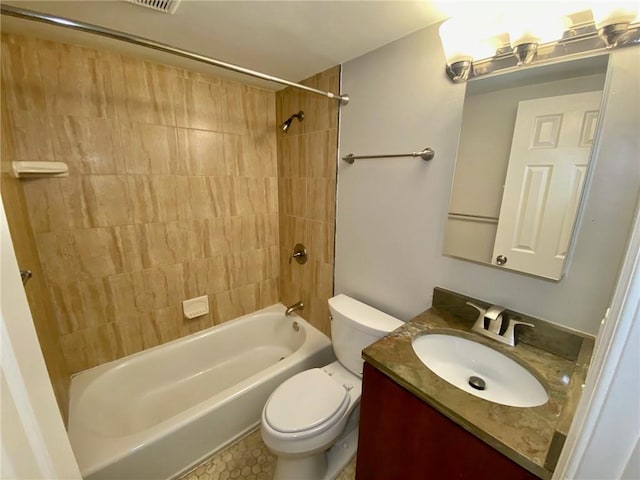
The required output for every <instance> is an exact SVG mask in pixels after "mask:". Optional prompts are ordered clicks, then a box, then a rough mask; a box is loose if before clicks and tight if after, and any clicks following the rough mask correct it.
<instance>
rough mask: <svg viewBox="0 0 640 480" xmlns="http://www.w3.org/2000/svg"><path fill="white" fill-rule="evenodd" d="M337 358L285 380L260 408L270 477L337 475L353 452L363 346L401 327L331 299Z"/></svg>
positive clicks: (297, 479)
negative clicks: (271, 458) (271, 460)
mask: <svg viewBox="0 0 640 480" xmlns="http://www.w3.org/2000/svg"><path fill="white" fill-rule="evenodd" d="M329 310H330V312H331V332H332V336H333V345H334V351H335V353H336V357H337V358H338V361H336V362H333V363H331V364H329V365H326V366H324V367H322V368H314V369H311V370H306V371H304V372H301V373H299V374H297V375H294V376H293V377H291V378H289V379H288V380H286V381H285V382H283V383H282V384H281V385H280V386H279V387H277V388H276V390H275V391H274V392H273V393H272V394H271V396H270V397H269V399H268V400H267V402H266V404H265V406H264V408H263V410H262V428H261V434H262V439H263V440H264V443H265V445H266V446H267V447H268V448H269V449H270V450H271V451H272V452H273V453H274V454H275V455H276V456H277V461H276V469H275V473H274V479H276V480H285V479H287V480H294V479H295V480H303V479H304V480H306V479H308V480H316V479H317V480H320V479H331V478H335V477H336V476H337V475H338V474H339V473H340V471H341V470H342V469H343V468H344V467H345V466H346V465H347V464H348V463H349V461H350V460H351V458H353V455H355V452H356V447H357V435H358V418H359V406H360V395H361V392H362V363H363V362H362V359H361V357H360V354H361V351H362V349H363V348H365V347H366V346H368V345H369V344H371V343H373V342H374V341H375V340H377V339H378V338H381V337H382V336H383V335H385V334H386V333H388V332H390V331H391V330H394V329H395V328H397V327H399V326H401V325H402V322H401V321H400V320H398V319H396V318H394V317H391V316H389V315H387V314H386V313H383V312H380V311H379V310H376V309H374V308H372V307H369V306H368V305H365V304H363V303H361V302H358V301H357V300H354V299H352V298H350V297H347V296H346V295H338V296H336V297H333V298H331V299H329Z"/></svg>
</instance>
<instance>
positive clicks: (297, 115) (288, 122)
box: [280, 110, 304, 133]
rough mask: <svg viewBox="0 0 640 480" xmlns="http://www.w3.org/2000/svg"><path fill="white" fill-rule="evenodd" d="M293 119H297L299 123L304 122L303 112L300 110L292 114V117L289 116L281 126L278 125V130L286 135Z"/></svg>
mask: <svg viewBox="0 0 640 480" xmlns="http://www.w3.org/2000/svg"><path fill="white" fill-rule="evenodd" d="M294 118H297V119H298V120H300V121H302V120H304V112H303V111H302V110H300V111H299V112H298V113H294V114H293V115H291V116H290V117H289V118H287V119H286V120H285V121H284V122H282V125H280V130H282V131H283V132H284V133H287V130H289V127H290V126H291V122H293V119H294Z"/></svg>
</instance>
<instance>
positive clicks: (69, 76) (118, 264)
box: [2, 35, 326, 372]
mask: <svg viewBox="0 0 640 480" xmlns="http://www.w3.org/2000/svg"><path fill="white" fill-rule="evenodd" d="M2 93H3V96H5V97H6V104H7V110H8V111H7V112H6V113H7V115H6V117H7V124H8V125H9V131H10V137H11V138H9V139H4V138H3V142H2V143H3V157H4V158H7V157H10V158H11V159H15V160H45V161H51V160H56V161H65V162H67V163H68V164H69V168H70V172H71V173H70V175H69V177H67V178H57V179H53V178H49V179H38V180H30V181H24V182H21V184H22V186H23V188H24V194H25V197H26V203H27V206H28V210H29V215H30V219H31V227H32V229H33V232H34V234H35V239H36V244H37V249H38V253H39V255H40V259H41V262H42V265H43V269H44V275H45V278H46V283H47V285H48V290H49V292H50V294H51V300H52V304H53V309H54V312H55V319H56V323H57V330H58V333H59V335H60V343H61V345H62V350H63V352H64V357H65V360H66V364H67V366H68V369H69V371H71V372H77V371H79V370H83V369H86V368H88V367H92V366H95V365H98V364H101V363H104V362H107V361H110V360H113V359H116V358H119V357H122V356H125V355H128V354H131V353H134V352H137V351H140V350H142V349H145V348H148V347H152V346H154V345H157V344H160V343H164V342H167V341H170V340H173V339H175V338H178V337H180V336H183V335H186V334H189V333H191V332H195V331H198V330H201V329H203V328H207V327H209V326H211V325H213V324H217V323H220V322H224V321H226V320H229V319H232V318H234V317H237V316H238V315H242V314H245V313H248V312H251V311H254V310H256V309H259V308H262V307H264V306H267V305H271V304H273V303H275V302H277V300H278V298H279V295H278V281H277V278H278V275H279V258H278V257H279V249H278V235H279V225H278V192H277V190H278V178H277V159H276V150H277V149H276V134H275V121H276V119H275V110H276V108H275V95H274V93H273V92H269V91H265V90H261V89H258V88H254V87H250V86H247V85H243V84H239V83H233V82H230V81H226V80H220V79H216V78H208V77H204V76H201V75H199V74H194V73H191V72H188V71H184V70H178V69H175V68H170V67H165V66H161V65H157V64H152V63H149V62H143V61H141V60H137V59H132V58H127V57H122V56H119V55H115V54H110V53H106V52H100V51H94V50H89V49H85V48H80V47H75V46H69V45H64V44H59V43H53V42H45V41H40V40H35V39H31V38H24V37H19V36H8V35H3V36H2ZM3 137H4V136H3ZM5 144H6V146H5ZM318 188H320V186H318ZM320 190H321V188H320ZM318 195H319V196H322V195H326V194H325V193H322V192H320V191H318ZM205 293H206V294H208V295H209V297H210V308H211V313H210V314H209V315H207V316H204V317H200V318H197V319H194V320H185V319H183V316H182V313H181V302H182V300H184V299H186V298H190V297H195V296H199V295H203V294H205Z"/></svg>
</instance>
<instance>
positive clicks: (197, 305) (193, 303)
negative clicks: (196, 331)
mask: <svg viewBox="0 0 640 480" xmlns="http://www.w3.org/2000/svg"><path fill="white" fill-rule="evenodd" d="M182 312H183V313H184V317H185V318H196V317H201V316H202V315H206V314H207V313H209V296H208V295H203V296H202V297H196V298H190V299H189V300H185V301H184V302H182Z"/></svg>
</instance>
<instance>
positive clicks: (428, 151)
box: [342, 147, 436, 164]
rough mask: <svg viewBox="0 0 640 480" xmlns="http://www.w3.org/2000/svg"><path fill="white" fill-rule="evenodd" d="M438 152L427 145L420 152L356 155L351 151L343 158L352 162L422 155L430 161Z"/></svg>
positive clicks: (421, 156)
mask: <svg viewBox="0 0 640 480" xmlns="http://www.w3.org/2000/svg"><path fill="white" fill-rule="evenodd" d="M435 155H436V152H434V151H433V149H432V148H430V147H425V148H423V149H422V150H420V151H419V152H411V153H393V154H391V153H390V154H386V155H354V154H353V153H350V154H349V155H345V156H344V157H342V160H344V161H345V162H347V163H349V164H352V163H353V162H354V161H355V160H360V159H361V158H398V157H420V158H422V159H423V160H426V161H429V160H431V159H432V158H433V157H435Z"/></svg>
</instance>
